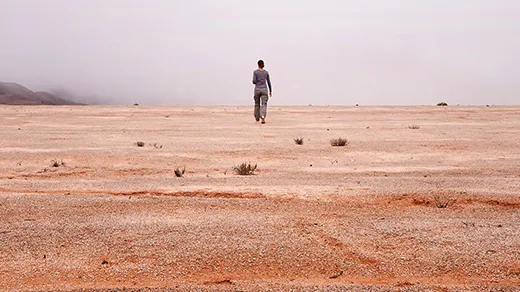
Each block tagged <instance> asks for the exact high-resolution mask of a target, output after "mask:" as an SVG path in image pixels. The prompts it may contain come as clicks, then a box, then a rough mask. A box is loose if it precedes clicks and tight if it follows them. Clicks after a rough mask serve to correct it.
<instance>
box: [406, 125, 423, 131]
mask: <svg viewBox="0 0 520 292" xmlns="http://www.w3.org/2000/svg"><path fill="white" fill-rule="evenodd" d="M420 128H421V127H419V126H417V125H411V126H408V129H412V130H418V129H420Z"/></svg>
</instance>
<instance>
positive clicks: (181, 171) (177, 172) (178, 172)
mask: <svg viewBox="0 0 520 292" xmlns="http://www.w3.org/2000/svg"><path fill="white" fill-rule="evenodd" d="M173 172H174V173H175V176H176V177H183V176H184V173H185V172H186V167H183V168H182V169H180V168H176V169H175V170H174V171H173Z"/></svg>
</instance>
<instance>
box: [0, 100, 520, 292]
mask: <svg viewBox="0 0 520 292" xmlns="http://www.w3.org/2000/svg"><path fill="white" fill-rule="evenodd" d="M268 115H269V116H268V119H267V124H265V125H261V124H258V123H255V122H254V119H253V116H252V107H143V106H141V107H123V106H122V107H105V106H78V107H63V106H59V107H58V106H57V107H52V106H38V107H32V106H0V121H1V124H0V218H1V219H2V220H0V290H2V291H27V290H31V291H34V290H46V291H51V290H83V289H85V290H84V291H97V290H104V289H114V290H113V291H142V290H151V291H163V290H168V291H169V290H171V291H179V290H180V291H182V290H185V291H190V290H197V291H217V290H218V291H265V290H272V291H279V290H293V291H346V290H351V291H392V290H395V291H423V290H431V291H464V290H467V291H483V290H484V291H488V290H489V291H520V288H519V286H520V229H519V227H520V196H519V194H520V192H519V191H520V143H519V141H520V107H458V106H457V107H442V108H441V107H271V108H270V109H269V114H268ZM410 126H417V127H416V128H417V129H412V128H410ZM296 137H303V138H304V144H303V145H296V144H295V143H294V142H293V138H296ZM337 137H344V138H347V139H348V140H349V142H350V143H349V145H348V146H346V147H332V146H331V145H330V142H329V141H330V139H332V138H337ZM137 141H143V142H145V143H146V145H145V146H144V147H138V146H136V145H135V143H136V142H137ZM154 143H156V144H155V146H154V145H153V144H154ZM53 160H57V161H58V162H60V163H59V164H60V165H59V166H58V167H53V166H52V163H53V162H52V161H53ZM62 161H63V163H64V165H61V162H62ZM242 162H251V163H253V164H258V170H257V172H256V173H255V175H252V176H239V175H236V174H234V173H233V170H232V167H233V166H234V165H237V164H240V163H242ZM183 167H185V168H186V173H185V174H184V177H183V178H178V177H176V176H175V175H174V169H176V168H183ZM442 203H448V205H447V207H446V208H438V207H437V205H438V204H442ZM125 289H126V290H125Z"/></svg>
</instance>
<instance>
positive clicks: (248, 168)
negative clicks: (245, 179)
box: [233, 162, 257, 175]
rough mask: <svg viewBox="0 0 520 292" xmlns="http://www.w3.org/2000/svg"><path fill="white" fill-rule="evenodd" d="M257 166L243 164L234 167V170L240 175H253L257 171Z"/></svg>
mask: <svg viewBox="0 0 520 292" xmlns="http://www.w3.org/2000/svg"><path fill="white" fill-rule="evenodd" d="M256 166H257V165H256V164H255V165H254V166H252V165H251V163H246V162H244V163H242V164H240V165H235V166H233V170H234V171H235V173H236V174H238V175H253V174H254V172H255V170H256Z"/></svg>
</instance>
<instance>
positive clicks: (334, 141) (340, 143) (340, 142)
mask: <svg viewBox="0 0 520 292" xmlns="http://www.w3.org/2000/svg"><path fill="white" fill-rule="evenodd" d="M348 144H349V142H348V140H347V139H345V138H337V139H332V140H330V145H332V146H335V147H341V146H346V145H348Z"/></svg>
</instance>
